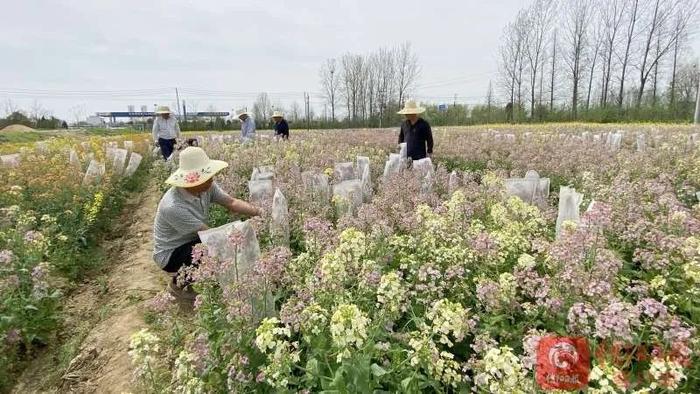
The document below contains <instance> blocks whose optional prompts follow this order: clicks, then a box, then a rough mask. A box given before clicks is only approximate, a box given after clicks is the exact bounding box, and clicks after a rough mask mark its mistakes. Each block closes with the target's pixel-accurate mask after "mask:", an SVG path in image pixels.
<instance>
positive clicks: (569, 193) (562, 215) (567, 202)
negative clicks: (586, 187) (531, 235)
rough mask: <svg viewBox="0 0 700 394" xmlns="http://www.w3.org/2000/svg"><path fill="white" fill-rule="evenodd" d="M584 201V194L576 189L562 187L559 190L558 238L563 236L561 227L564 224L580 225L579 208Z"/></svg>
mask: <svg viewBox="0 0 700 394" xmlns="http://www.w3.org/2000/svg"><path fill="white" fill-rule="evenodd" d="M582 201H583V194H582V193H577V192H576V189H574V188H573V187H569V186H562V187H561V188H560V189H559V213H558V214H557V225H556V237H557V238H559V236H560V235H561V227H562V225H563V224H564V222H567V221H571V222H574V223H579V219H580V217H579V207H580V206H581V202H582Z"/></svg>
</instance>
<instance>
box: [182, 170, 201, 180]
mask: <svg viewBox="0 0 700 394" xmlns="http://www.w3.org/2000/svg"><path fill="white" fill-rule="evenodd" d="M197 181H199V173H198V172H197V171H192V172H190V173H188V174H187V175H185V182H187V183H195V182H197Z"/></svg>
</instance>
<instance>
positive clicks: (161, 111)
mask: <svg viewBox="0 0 700 394" xmlns="http://www.w3.org/2000/svg"><path fill="white" fill-rule="evenodd" d="M169 113H170V107H168V106H165V105H162V106H160V107H158V109H157V110H156V115H161V114H169Z"/></svg>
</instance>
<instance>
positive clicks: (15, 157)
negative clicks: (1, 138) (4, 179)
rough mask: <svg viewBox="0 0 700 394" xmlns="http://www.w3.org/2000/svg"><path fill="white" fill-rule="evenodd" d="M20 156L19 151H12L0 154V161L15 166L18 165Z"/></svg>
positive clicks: (5, 164) (8, 165)
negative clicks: (7, 153)
mask: <svg viewBox="0 0 700 394" xmlns="http://www.w3.org/2000/svg"><path fill="white" fill-rule="evenodd" d="M20 158H21V156H20V154H19V153H12V154H9V155H2V156H0V162H1V163H2V165H4V166H7V167H17V166H19V162H20Z"/></svg>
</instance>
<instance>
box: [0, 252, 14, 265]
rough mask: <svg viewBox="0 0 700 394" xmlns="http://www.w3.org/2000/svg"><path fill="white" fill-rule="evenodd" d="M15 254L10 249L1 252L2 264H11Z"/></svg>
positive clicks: (0, 260) (0, 262) (0, 259)
mask: <svg viewBox="0 0 700 394" xmlns="http://www.w3.org/2000/svg"><path fill="white" fill-rule="evenodd" d="M14 257H15V254H14V253H12V251H11V250H9V249H3V250H0V264H9V263H10V262H12V259H14Z"/></svg>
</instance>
